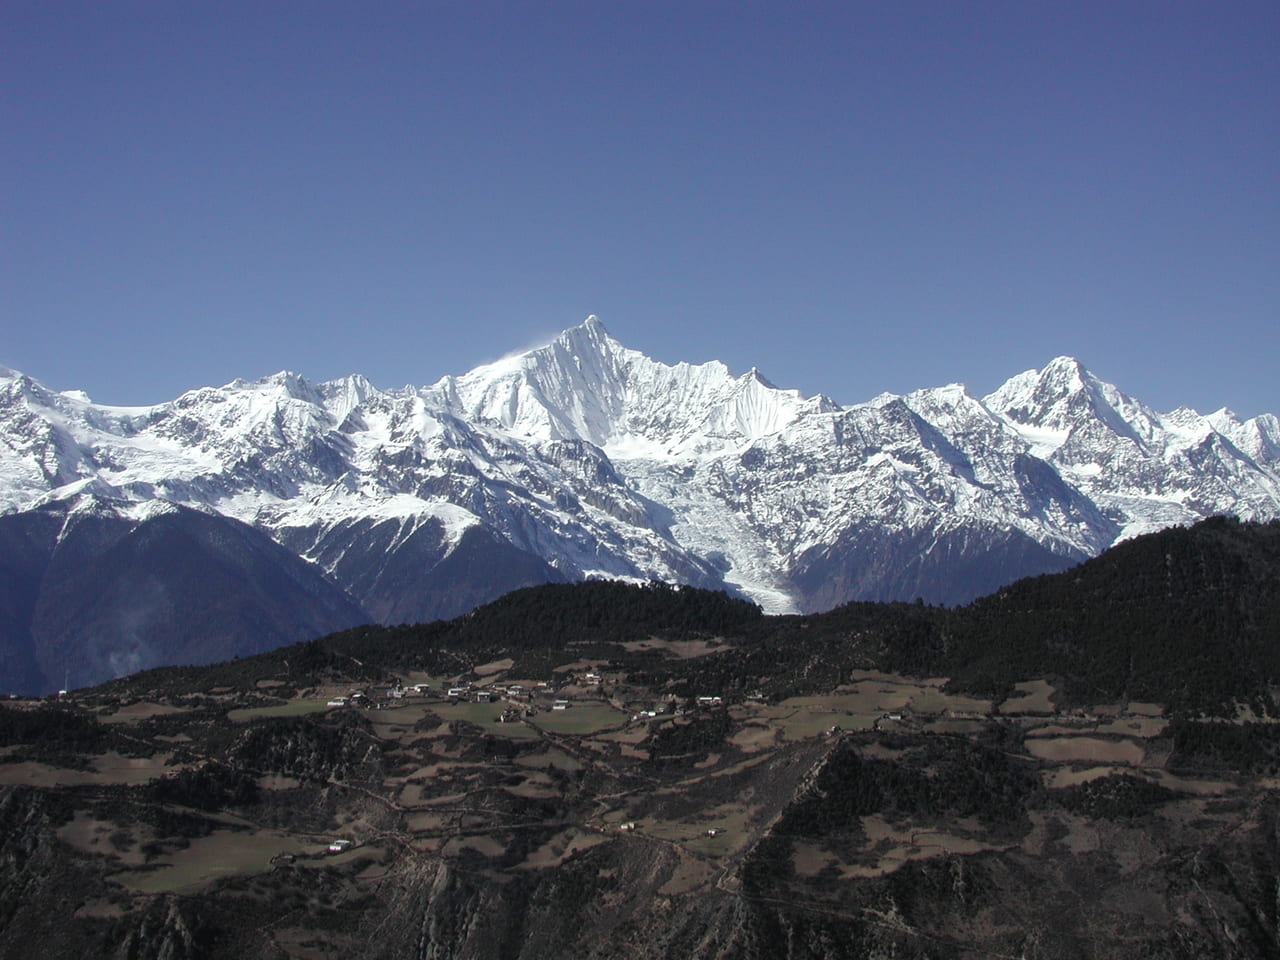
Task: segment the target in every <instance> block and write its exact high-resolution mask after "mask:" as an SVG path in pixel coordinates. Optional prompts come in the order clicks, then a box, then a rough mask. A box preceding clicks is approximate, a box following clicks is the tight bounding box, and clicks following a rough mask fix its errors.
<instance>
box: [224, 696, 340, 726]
mask: <svg viewBox="0 0 1280 960" xmlns="http://www.w3.org/2000/svg"><path fill="white" fill-rule="evenodd" d="M332 709H333V708H332V707H329V706H327V704H326V701H324V700H290V701H288V702H287V703H281V704H273V705H271V706H266V707H244V708H241V709H237V710H228V711H227V719H228V720H230V721H232V722H233V723H245V722H247V721H249V720H263V719H267V718H272V717H305V716H306V715H307V714H311V713H323V712H324V711H326V710H332Z"/></svg>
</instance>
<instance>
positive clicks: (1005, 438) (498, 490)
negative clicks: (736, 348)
mask: <svg viewBox="0 0 1280 960" xmlns="http://www.w3.org/2000/svg"><path fill="white" fill-rule="evenodd" d="M75 494H83V495H89V494H99V495H102V496H108V497H113V498H116V499H122V500H133V501H138V502H152V501H162V500H168V501H172V502H175V503H179V504H181V505H183V506H199V505H204V506H206V507H207V508H209V509H212V510H216V511H217V512H219V513H221V514H223V515H225V516H230V517H234V518H236V519H239V520H243V521H245V522H247V523H249V524H252V525H254V526H255V527H257V528H258V529H259V530H261V531H263V532H265V533H267V534H269V535H270V536H271V537H273V538H275V539H276V540H277V542H278V543H280V544H281V545H283V546H285V547H287V548H288V549H290V550H292V551H294V552H295V553H296V554H297V555H299V556H302V557H304V558H305V559H307V560H308V561H311V562H314V563H317V564H320V565H321V566H323V568H324V569H325V571H326V572H327V573H328V574H329V575H330V576H332V577H334V578H336V579H338V580H339V582H341V583H343V584H344V588H346V589H349V590H351V591H353V594H352V595H353V596H355V595H357V594H358V595H359V596H360V597H361V598H362V599H361V603H367V604H370V606H369V607H368V609H369V610H370V612H371V615H373V616H375V617H379V618H381V617H391V616H397V617H408V616H414V617H417V616H438V615H442V614H443V613H445V612H459V608H461V607H462V606H463V605H464V604H467V603H474V602H479V601H480V599H482V598H483V599H491V598H492V595H491V594H488V593H486V592H485V591H486V590H489V589H491V588H492V589H496V584H499V583H502V584H505V585H506V587H507V588H513V587H514V586H518V585H522V584H524V583H526V582H528V581H529V578H532V580H533V581H535V582H542V580H545V579H546V578H547V577H569V578H573V577H582V576H594V575H604V576H625V577H636V578H640V579H647V578H649V577H658V578H662V579H669V580H678V581H681V582H688V583H698V584H702V585H712V586H716V585H719V586H726V587H729V588H731V589H736V590H738V591H740V592H742V593H744V594H746V595H748V596H751V597H753V598H755V599H757V600H758V601H759V602H761V603H762V604H764V605H766V606H767V607H768V608H769V609H771V610H775V611H783V610H797V609H819V608H822V607H824V606H830V605H834V604H835V603H839V602H843V601H844V600H848V599H853V598H855V597H857V598H869V597H888V596H894V597H915V596H920V595H925V596H929V597H933V598H937V599H947V600H948V601H953V600H956V599H960V598H962V597H963V596H966V595H973V594H974V593H976V592H977V591H978V590H980V589H986V588H988V587H991V588H994V587H995V586H997V585H999V583H1000V582H1004V581H1003V579H1002V578H1004V577H1006V576H1008V577H1009V578H1010V579H1011V578H1012V577H1013V576H1016V575H1021V574H1023V573H1025V572H1028V571H1029V570H1031V569H1035V570H1044V569H1049V568H1050V567H1052V565H1053V564H1057V563H1064V564H1065V563H1066V562H1068V561H1069V560H1071V559H1081V558H1083V557H1084V556H1087V555H1089V554H1091V553H1095V552H1097V551H1098V550H1100V549H1102V548H1104V547H1105V546H1107V545H1108V544H1110V543H1111V542H1112V541H1114V540H1115V539H1116V537H1117V536H1127V535H1132V534H1134V533H1137V532H1142V531H1144V530H1150V529H1156V528H1159V527H1161V526H1168V525H1170V524H1174V523H1185V522H1190V521H1194V520H1196V519H1198V518H1200V517H1203V516H1207V515H1210V514H1213V513H1235V514H1238V515H1240V516H1247V517H1255V518H1263V517H1272V516H1277V515H1280V421H1277V420H1276V418H1275V417H1274V416H1270V415H1265V416H1262V417H1257V418H1254V419H1253V420H1249V421H1246V422H1244V423H1241V422H1240V421H1239V420H1238V419H1236V418H1235V417H1234V416H1233V415H1232V414H1231V413H1230V412H1229V411H1225V410H1224V411H1218V412H1217V413H1214V414H1210V415H1208V416H1201V415H1200V414H1198V413H1196V411H1194V410H1190V409H1186V408H1181V409H1178V410H1175V411H1173V412H1171V413H1168V414H1158V413H1156V412H1155V411H1153V410H1151V409H1149V408H1147V407H1145V406H1144V405H1142V404H1141V403H1139V402H1137V401H1136V400H1133V399H1131V398H1129V397H1127V396H1126V395H1125V394H1123V393H1121V392H1120V391H1119V390H1118V389H1116V388H1115V387H1114V386H1112V385H1110V384H1108V383H1105V382H1103V381H1101V380H1099V379H1098V378H1097V377H1095V376H1094V375H1093V374H1092V373H1091V372H1090V371H1089V370H1087V369H1086V368H1085V367H1084V366H1083V365H1082V364H1081V363H1080V362H1079V361H1078V360H1076V359H1074V358H1072V357H1065V356H1064V357H1057V358H1055V359H1053V360H1052V361H1050V362H1049V363H1048V364H1046V365H1045V366H1044V367H1043V368H1042V369H1039V370H1027V371H1025V372H1023V373H1020V374H1018V375H1017V376H1015V377H1012V378H1011V379H1010V380H1009V381H1007V382H1006V383H1005V384H1003V385H1002V386H1001V387H1000V388H999V389H998V390H996V391H995V392H993V393H992V394H990V395H988V396H987V397H984V398H981V399H979V398H976V397H974V396H972V395H971V394H970V393H969V392H968V391H967V390H966V388H965V387H964V386H963V385H962V384H959V383H951V384H947V385H945V386H941V387H934V388H931V389H924V390H917V391H914V392H911V393H908V394H906V395H905V396H895V395H891V394H884V395H882V396H880V397H877V398H876V399H874V400H871V401H867V402H865V403H861V404H856V405H853V406H849V407H841V406H839V405H837V404H835V403H834V402H832V401H831V400H829V399H828V398H826V397H823V396H820V395H819V396H813V397H805V396H804V395H803V394H801V393H800V392H799V391H796V390H791V389H783V388H779V387H777V386H775V385H774V384H772V383H771V382H770V381H769V380H768V379H767V378H766V377H765V376H764V375H763V373H762V372H761V371H760V370H758V369H757V368H754V367H753V368H751V369H749V370H747V371H746V372H745V373H741V374H736V375H735V374H734V373H733V372H731V371H730V370H729V368H728V367H727V366H726V365H725V364H723V363H721V362H719V361H709V362H705V363H698V364H693V363H676V364H674V365H668V364H665V363H661V362H659V361H656V360H653V359H651V358H649V357H647V356H645V355H644V354H643V353H641V352H639V351H637V350H633V349H630V348H628V347H625V346H623V345H622V344H621V343H619V342H618V341H616V340H615V339H613V337H612V336H611V335H610V334H609V332H608V330H607V329H606V327H605V325H604V324H603V323H601V322H600V320H599V319H598V318H597V317H594V316H592V317H588V318H587V319H586V320H585V321H584V322H583V323H581V324H579V325H577V326H574V327H571V328H569V329H567V330H565V331H564V332H562V333H561V334H559V335H558V336H556V337H555V338H553V339H551V340H550V341H548V342H547V343H545V344H543V345H542V346H539V347H537V348H535V349H531V350H526V351H523V352H521V353H518V354H513V355H510V356H507V357H504V358H502V359H500V360H497V361H494V362H493V363H488V364H484V365H481V366H478V367H476V368H474V369H473V370H471V371H470V372H467V373H464V374H461V375H458V376H448V377H444V378H443V379H441V380H439V381H438V382H437V383H435V384H433V385H431V386H427V387H420V388H418V387H413V388H406V389H403V390H389V391H381V390H379V389H378V388H376V387H375V386H373V385H372V384H371V383H369V381H368V380H366V379H365V378H364V377H361V376H358V375H352V376H348V377H343V378H341V379H337V380H329V381H326V382H322V383H319V384H313V383H311V382H309V381H307V380H306V379H304V378H303V377H301V376H299V375H298V374H296V373H292V372H290V371H282V372H280V373H276V374H273V375H271V376H268V377H263V378H262V379H259V380H254V381H245V380H236V381H234V382H232V383H230V384H227V385H226V386H223V387H204V388H201V389H198V390H193V391H190V392H188V393H185V394H183V395H182V396H181V397H179V398H178V399H176V400H174V401H171V402H168V403H164V404H158V405H155V406H153V407H137V408H123V407H109V406H103V405H99V404H94V403H92V402H91V401H89V400H88V398H86V397H83V396H80V395H74V394H69V393H54V392H51V391H49V390H48V389H46V388H45V387H43V386H41V385H40V384H39V383H37V382H36V381H34V380H32V379H31V378H29V377H26V376H24V375H22V374H19V373H17V372H16V371H6V372H5V375H4V378H0V511H6V510H7V511H22V510H27V509H31V508H32V507H33V506H35V505H37V504H39V503H44V502H48V500H50V499H53V498H59V497H67V496H71V495H75ZM455 551H461V552H460V553H458V554H456V560H454V559H450V558H453V557H455V553H454V552H455ZM1001 551H1004V553H1001ZM481 555H483V556H485V557H488V558H489V559H488V560H487V561H485V563H486V564H488V566H487V567H486V566H485V565H484V564H481V565H480V566H473V565H472V564H473V561H474V560H475V558H476V557H477V556H481ZM996 555H999V556H1004V557H1005V560H1003V561H999V562H996V561H993V560H992V557H993V556H996ZM960 556H964V557H969V558H970V559H969V560H966V561H964V562H966V563H971V566H970V567H969V568H968V569H969V571H970V572H969V573H968V574H965V576H966V577H969V579H968V580H966V581H965V582H966V583H967V584H968V585H967V586H965V587H954V588H953V587H946V588H945V589H944V588H943V587H941V586H937V585H936V584H935V586H936V589H935V588H934V587H932V586H927V585H926V583H927V582H933V581H930V578H939V579H938V580H937V582H938V583H941V582H942V580H947V582H951V581H952V580H953V579H954V576H955V575H954V574H953V573H952V572H951V571H952V570H953V568H954V564H955V563H956V562H958V561H957V560H956V558H957V557H960ZM390 557H398V558H399V559H396V560H389V559H388V558H390ZM1001 564H1004V566H1002V565H1001ZM482 567H483V568H484V570H483V572H481V573H477V574H475V576H476V577H478V578H480V579H483V580H484V583H485V586H484V588H483V589H481V588H480V587H477V586H476V585H475V584H473V583H471V581H470V580H468V579H467V578H468V577H470V576H471V574H470V573H468V572H467V571H471V570H480V569H481V568H482ZM427 571H435V572H430V573H427ZM904 571H905V572H904ZM424 576H429V577H433V578H435V579H433V580H432V581H431V583H432V584H433V585H434V586H432V587H431V590H435V591H438V592H439V597H438V598H436V599H438V600H439V603H436V599H431V598H430V597H428V593H430V591H429V590H427V588H426V587H424V586H422V581H421V578H422V577H424ZM504 577H505V578H506V579H503V578H504ZM948 578H950V579H948ZM961 579H964V578H963V577H962V578H961ZM406 584H408V585H412V584H417V586H415V587H414V588H413V589H408V588H407V587H406ZM411 596H412V597H418V598H420V600H421V602H420V603H419V605H418V606H412V607H410V606H406V604H409V603H410V601H409V599H407V598H409V597H411ZM371 598H373V599H371ZM428 601H429V602H428ZM413 602H414V603H418V602H419V601H417V600H415V601H413ZM449 603H454V604H457V605H458V607H450V606H448V604H449ZM432 604H435V605H432Z"/></svg>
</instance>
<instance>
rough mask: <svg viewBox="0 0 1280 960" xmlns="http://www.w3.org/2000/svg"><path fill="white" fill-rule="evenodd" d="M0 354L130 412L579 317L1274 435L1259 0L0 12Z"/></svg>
mask: <svg viewBox="0 0 1280 960" xmlns="http://www.w3.org/2000/svg"><path fill="white" fill-rule="evenodd" d="M0 82H3V87H4V90H5V91H6V93H5V95H4V99H3V101H2V102H0V132H2V133H3V137H4V141H5V143H6V148H5V150H4V151H0V180H2V181H3V183H4V184H5V189H4V190H3V191H2V194H3V197H2V199H0V363H5V364H7V365H9V366H13V367H16V368H18V369H22V370H24V371H26V372H28V373H30V374H32V375H33V376H35V377H37V378H38V379H41V380H43V381H45V382H46V383H48V384H49V385H50V386H53V387H55V388H58V389H69V388H82V389H85V390H87V391H88V392H89V393H90V394H91V395H92V396H93V397H94V398H95V399H98V400H101V401H104V402H115V403H143V402H156V401H160V400H163V399H169V398H171V397H173V396H175V395H176V394H178V393H179V392H180V391H182V390H183V389H186V388H190V387H194V386H199V385H204V384H218V383H224V382H226V381H229V380H231V379H233V378H235V377H237V376H243V377H247V378H251V377H257V376H261V375H264V374H267V373H271V372H273V371H275V370H278V369H283V368H288V369H293V370H296V371H298V372H300V373H302V374H304V375H305V376H307V377H309V378H312V379H315V380H320V379H327V378H331V377H335V376H340V375H342V374H345V373H349V372H362V373H364V374H365V375H367V376H368V377H369V378H370V379H371V380H372V381H373V382H374V383H376V384H378V385H380V386H384V387H389V386H398V385H403V384H406V383H415V384H423V383H428V382H432V381H434V380H436V379H437V378H438V377H439V376H441V375H443V374H445V373H458V372H462V371H464V370H466V369H468V368H470V367H471V366H474V365H475V364H477V363H479V362H482V361H485V360H489V359H494V358H496V357H497V356H499V355H501V354H503V353H506V352H509V351H510V350H512V349H515V348H518V347H525V346H530V345H533V344H534V343H536V342H538V341H539V340H542V339H546V338H548V337H550V336H551V335H553V334H554V333H555V332H557V331H559V330H560V329H562V328H564V327H567V326H571V325H573V324H575V323H578V322H580V321H581V320H582V319H583V318H584V317H586V315H587V314H590V313H595V314H598V315H599V316H600V317H601V319H603V320H604V322H605V324H606V325H607V326H608V327H609V329H610V331H611V332H612V333H613V334H614V336H615V337H617V338H618V339H620V340H621V341H622V342H624V343H625V344H627V345H628V346H632V347H635V348H637V349H640V350H643V351H644V352H646V353H648V354H649V355H651V356H653V357H655V358H657V359H659V360H663V361H666V362H675V361H678V360H689V361H692V362H701V361H704V360H710V359H720V360H724V361H725V362H726V363H728V364H729V366H730V367H731V368H733V369H734V370H735V371H742V370H745V369H746V368H748V367H751V366H757V367H759V368H760V369H761V370H762V371H763V372H764V373H765V374H766V375H767V376H768V377H769V378H770V379H772V380H773V381H774V382H775V383H777V384H779V385H781V386H791V387H797V388H799V389H801V390H803V391H804V392H806V393H815V392H819V391H820V392H823V393H826V394H828V395H830V396H832V397H834V398H836V399H837V400H839V401H841V402H846V403H847V402H855V401H859V400H864V399H868V398H870V397H871V396H874V395H875V394H877V393H879V392H881V391H883V390H891V391H895V392H901V391H905V390H909V389H913V388H916V387H922V386H934V385H938V384H942V383H946V382H951V381H957V380H958V381H963V382H965V383H967V384H968V385H969V386H970V387H971V388H972V389H973V390H974V391H975V392H985V391H987V390H990V389H992V388H994V387H995V386H996V385H998V383H999V382H1001V381H1002V380H1003V379H1005V378H1006V377H1008V376H1010V375H1012V374H1014V373H1017V372H1019V371H1021V370H1024V369H1027V368H1029V367H1033V366H1036V367H1038V366H1041V365H1043V364H1044V363H1046V362H1047V361H1048V360H1050V359H1051V358H1052V357H1054V356H1056V355H1058V354H1071V355H1074V356H1077V357H1078V358H1080V359H1081V360H1082V361H1083V362H1084V363H1085V364H1086V365H1087V366H1089V367H1090V368H1091V369H1093V370H1094V371H1095V372H1096V373H1098V374H1099V375H1100V376H1102V377H1103V378H1104V379H1108V380H1111V381H1112V382H1114V383H1116V384H1117V385H1118V386H1120V387H1121V388H1122V389H1124V390H1126V391H1127V392H1129V393H1131V394H1133V395H1135V396H1137V397H1138V398H1140V399H1142V400H1145V401H1146V402H1148V403H1151V404H1152V405H1154V406H1156V407H1158V408H1161V409H1169V408H1172V407H1174V406H1177V405H1179V404H1183V403H1185V404H1187V405H1190V406H1195V407H1197V408H1198V409H1200V410H1201V411H1202V412H1208V411H1209V410H1212V409H1215V408H1216V407H1218V406H1222V405H1227V406H1230V407H1232V408H1233V409H1235V410H1236V411H1237V412H1239V413H1241V414H1243V415H1253V414H1256V413H1260V412H1263V411H1271V412H1276V413H1280V386H1278V385H1277V383H1278V380H1280V378H1277V376H1276V367H1277V359H1280V310H1278V305H1280V160H1278V159H1277V158H1280V4H1276V3H1275V2H1274V0H1267V2H1257V3H1254V2H1231V0H1219V2H1213V3H1209V2H1205V3H1189V2H1178V0H1165V2H1159V3H1155V2H1152V3H1145V2H1125V0H1109V2H1099V3H1094V2H1082V0H1074V2H1053V0H1048V2H1035V3H1028V2H1026V0H1015V2H1007V3H988V2H981V0H966V2H960V0H956V2H945V3H944V2H923V0H922V2H910V0H904V2H901V3H889V2H883V3H882V2H876V3H858V2H843V3H825V2H795V0H792V2H788V3H781V2H779V3H773V2H745V0H739V2H734V3H728V2H724V3H719V2H715V3H713V2H699V0H683V2H664V0H646V2H628V0H609V2H600V0H592V2H574V3H570V2H565V3H557V2H543V3H523V2H522V3H517V2H505V3H495V2H487V0H468V2H465V3H463V2H458V3H431V2H426V3H383V2H354V0H353V2H348V3H327V2H290V3H283V2H272V0H258V2H254V3H239V2H234V0H223V2H217V3H214V2H198V0H193V2H184V3H174V2H171V0H164V2H148V3H142V2H128V0H119V2H103V0H94V2H91V3H73V2H59V0H39V2H22V0H6V2H5V3H4V4H3V5H0Z"/></svg>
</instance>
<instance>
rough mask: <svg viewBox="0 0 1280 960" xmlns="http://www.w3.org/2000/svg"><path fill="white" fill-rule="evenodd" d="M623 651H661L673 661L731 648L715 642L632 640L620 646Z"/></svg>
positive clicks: (721, 651)
mask: <svg viewBox="0 0 1280 960" xmlns="http://www.w3.org/2000/svg"><path fill="white" fill-rule="evenodd" d="M622 648H623V649H624V650H628V651H631V652H635V651H638V650H661V651H662V652H663V653H666V654H668V655H669V656H671V657H672V658H673V659H675V660H692V659H693V658H695V657H705V656H708V655H709V654H713V653H724V652H725V651H726V650H732V649H733V647H732V646H730V645H729V644H727V643H721V642H718V641H715V640H657V639H650V640H632V641H631V642H629V643H624V644H622Z"/></svg>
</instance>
